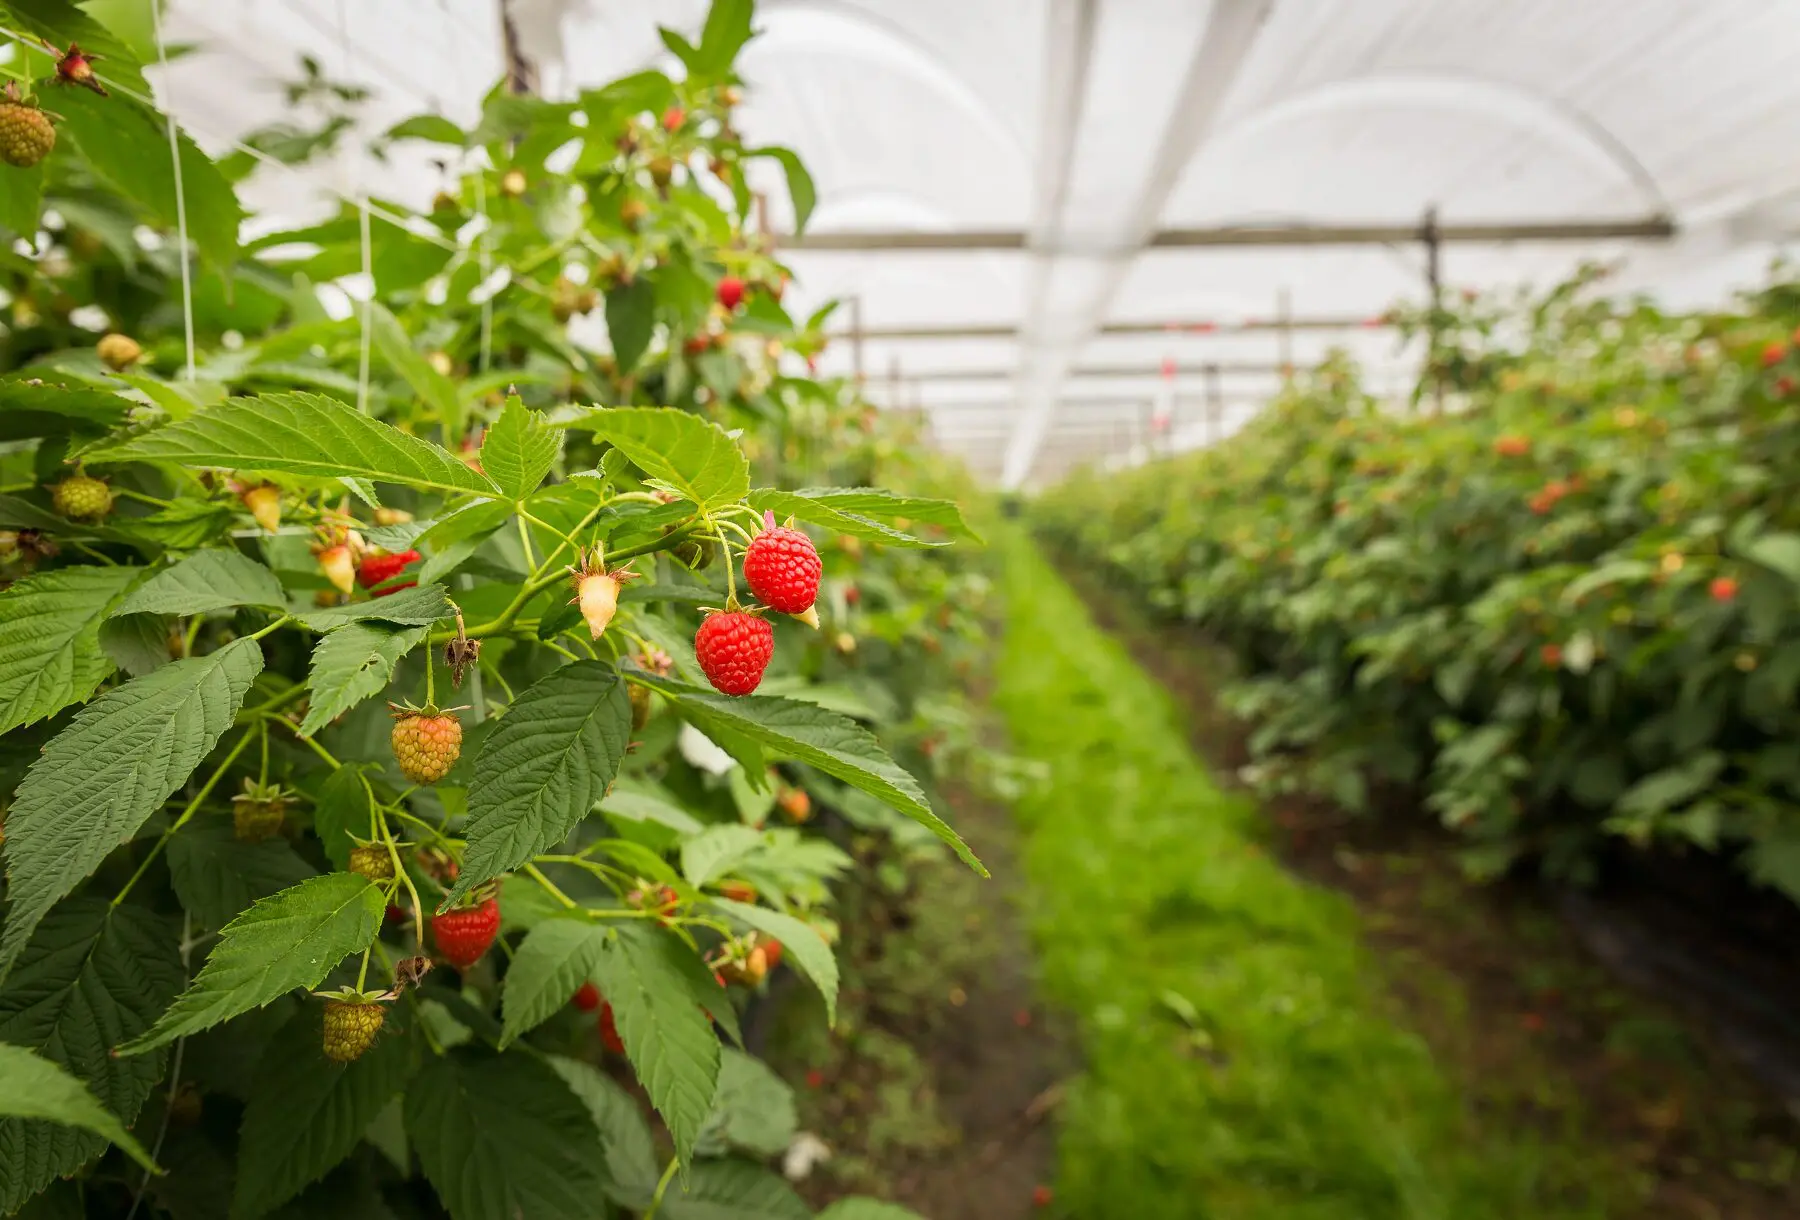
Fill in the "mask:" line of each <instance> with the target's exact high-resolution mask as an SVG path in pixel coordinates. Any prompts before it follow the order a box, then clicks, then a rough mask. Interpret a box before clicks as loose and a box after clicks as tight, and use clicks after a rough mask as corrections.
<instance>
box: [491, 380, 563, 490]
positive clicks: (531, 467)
mask: <svg viewBox="0 0 1800 1220" xmlns="http://www.w3.org/2000/svg"><path fill="white" fill-rule="evenodd" d="M562 437H563V434H562V429H561V428H558V427H556V426H555V425H553V424H550V423H548V422H546V421H545V419H544V417H543V415H542V414H540V413H539V412H537V411H533V410H532V409H531V408H529V407H527V406H526V405H525V404H524V403H523V402H521V401H519V397H518V395H516V394H513V395H509V396H508V397H507V399H506V406H505V407H504V408H503V409H502V410H501V412H500V418H499V419H497V420H495V421H494V426H493V427H491V428H489V429H488V430H487V435H486V436H484V437H483V438H482V441H481V468H482V470H484V471H485V472H487V477H488V478H490V479H492V480H493V481H494V485H495V486H496V487H498V488H499V489H500V494H501V495H503V496H506V497H508V498H509V499H513V500H523V499H524V498H525V497H526V496H528V495H530V494H531V493H532V492H534V491H536V490H537V487H538V484H539V483H542V482H543V481H544V476H545V475H547V474H549V473H550V468H551V467H552V466H554V465H556V458H557V455H558V454H560V453H561V452H562Z"/></svg>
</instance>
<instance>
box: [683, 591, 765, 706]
mask: <svg viewBox="0 0 1800 1220" xmlns="http://www.w3.org/2000/svg"><path fill="white" fill-rule="evenodd" d="M774 655H775V629H774V628H773V627H771V626H769V623H768V620H767V619H763V618H758V617H757V616H756V615H754V614H746V613H745V612H744V611H742V610H722V611H720V612H718V613H717V614H709V615H707V616H706V621H704V622H703V623H701V624H700V630H699V631H696V632H695V633H694V656H695V657H696V658H697V659H698V660H699V662H700V668H701V669H702V670H704V671H705V672H706V680H707V681H708V682H711V683H712V684H713V689H714V690H716V691H718V692H719V693H720V694H722V695H747V694H749V693H750V692H751V691H753V690H755V689H756V688H757V685H758V684H759V683H760V682H762V676H763V671H764V670H766V669H768V668H769V658H770V657H772V656H774Z"/></svg>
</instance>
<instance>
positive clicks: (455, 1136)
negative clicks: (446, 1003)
mask: <svg viewBox="0 0 1800 1220" xmlns="http://www.w3.org/2000/svg"><path fill="white" fill-rule="evenodd" d="M406 1132H407V1134H408V1135H409V1136H411V1137H412V1141H413V1146H414V1147H415V1148H416V1149H417V1150H418V1154H419V1164H420V1165H421V1166H422V1167H423V1168H424V1170H425V1177H426V1178H427V1180H429V1181H430V1182H431V1184H432V1185H433V1186H434V1187H436V1188H437V1193H438V1199H439V1200H440V1201H441V1202H442V1203H443V1205H444V1207H445V1209H446V1210H447V1211H449V1213H450V1216H451V1218H452V1220H493V1218H494V1217H501V1216H504V1217H506V1218H507V1220H590V1218H591V1217H592V1216H594V1215H595V1214H596V1212H597V1210H598V1208H597V1206H596V1204H597V1201H598V1200H599V1199H600V1196H601V1195H602V1194H603V1193H604V1190H605V1185H606V1182H605V1177H604V1176H603V1175H602V1174H601V1172H600V1168H599V1165H598V1163H597V1161H598V1158H596V1157H595V1156H594V1148H595V1145H596V1143H597V1141H598V1138H599V1136H598V1133H597V1132H596V1131H595V1129H594V1122H593V1119H592V1118H591V1117H589V1114H588V1109H587V1107H586V1106H585V1105H583V1104H582V1102H581V1101H580V1099H578V1098H577V1097H576V1096H575V1094H574V1093H572V1092H571V1091H570V1090H569V1086H568V1085H566V1084H564V1083H563V1079H562V1077H561V1076H559V1075H558V1074H557V1073H556V1072H555V1071H553V1070H552V1069H551V1068H550V1067H549V1066H548V1065H547V1064H545V1063H544V1062H543V1061H542V1060H539V1059H536V1058H533V1057H532V1056H529V1055H501V1056H498V1057H485V1058H476V1057H473V1056H468V1055H463V1054H450V1055H445V1056H443V1057H442V1058H440V1059H437V1060H436V1061H434V1062H432V1063H431V1064H429V1065H428V1066H427V1067H426V1068H425V1070H424V1071H422V1072H420V1073H419V1074H418V1075H417V1076H415V1077H414V1078H413V1080H412V1083H411V1084H409V1085H408V1086H407V1089H406Z"/></svg>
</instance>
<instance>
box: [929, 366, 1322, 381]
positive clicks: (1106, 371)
mask: <svg viewBox="0 0 1800 1220" xmlns="http://www.w3.org/2000/svg"><path fill="white" fill-rule="evenodd" d="M1288 371H1290V370H1288V369H1286V368H1284V367H1283V366H1282V365H1280V364H1272V363H1263V362H1255V361H1221V362H1213V363H1207V362H1202V363H1198V364H1194V363H1188V364H1177V365H1176V366H1175V368H1174V370H1173V375H1174V376H1176V377H1198V376H1201V375H1202V374H1205V373H1207V372H1217V373H1218V374H1220V375H1222V376H1226V377H1231V376H1278V375H1280V374H1282V373H1286V372H1288ZM1293 371H1296V372H1298V371H1301V369H1300V367H1299V366H1295V368H1294V370H1293ZM1018 375H1019V370H1018V369H1016V368H976V369H933V370H930V371H928V372H923V373H921V372H915V371H913V370H910V369H909V370H907V372H906V373H905V374H904V377H905V380H906V381H907V382H909V383H912V382H945V381H1011V380H1012V379H1013V378H1015V377H1017V376H1018ZM1069 376H1070V377H1120V378H1136V377H1159V378H1160V377H1165V376H1169V374H1168V373H1165V372H1164V370H1163V366H1162V365H1160V364H1089V365H1081V366H1078V367H1076V368H1073V369H1070V370H1069Z"/></svg>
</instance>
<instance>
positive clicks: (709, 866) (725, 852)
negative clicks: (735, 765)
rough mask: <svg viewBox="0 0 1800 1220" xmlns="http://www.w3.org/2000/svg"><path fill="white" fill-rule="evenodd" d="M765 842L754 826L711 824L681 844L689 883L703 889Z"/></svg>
mask: <svg viewBox="0 0 1800 1220" xmlns="http://www.w3.org/2000/svg"><path fill="white" fill-rule="evenodd" d="M734 770H735V769H734ZM762 845H763V836H762V832H761V831H760V830H755V829H753V828H752V827H749V826H731V825H726V826H709V827H707V828H706V829H705V830H704V831H702V832H701V833H699V834H697V835H695V836H694V837H693V838H691V839H688V840H687V841H686V842H684V843H683V844H682V845H681V871H682V873H683V874H684V875H685V876H686V877H687V879H688V883H689V884H690V885H692V886H694V887H695V888H696V889H698V888H702V887H704V886H707V885H710V884H712V882H713V881H715V880H717V879H718V878H720V877H723V876H724V875H725V874H726V873H729V872H730V871H731V870H732V868H733V867H735V866H736V865H737V864H738V863H739V862H740V861H742V860H743V859H744V858H745V857H746V856H750V855H753V854H754V853H756V852H757V851H759V850H761V848H762Z"/></svg>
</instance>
